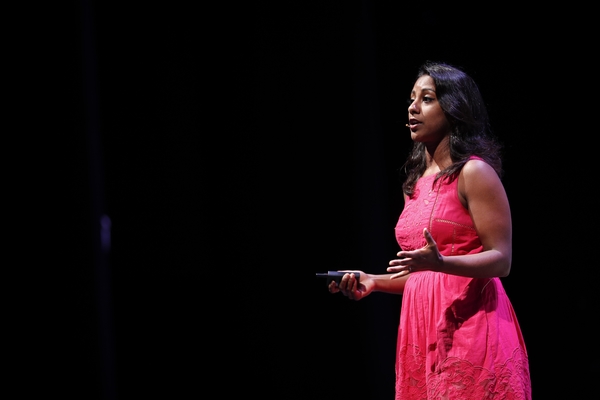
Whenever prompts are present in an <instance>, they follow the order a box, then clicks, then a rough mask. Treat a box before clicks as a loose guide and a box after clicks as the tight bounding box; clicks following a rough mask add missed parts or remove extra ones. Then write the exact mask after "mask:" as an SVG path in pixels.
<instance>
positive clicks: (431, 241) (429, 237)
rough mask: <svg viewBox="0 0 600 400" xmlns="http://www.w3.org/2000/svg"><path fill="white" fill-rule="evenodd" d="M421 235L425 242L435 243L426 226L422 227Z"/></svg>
mask: <svg viewBox="0 0 600 400" xmlns="http://www.w3.org/2000/svg"><path fill="white" fill-rule="evenodd" d="M423 236H424V237H425V240H426V241H427V244H429V245H435V240H433V236H431V233H430V232H429V229H427V228H424V229H423Z"/></svg>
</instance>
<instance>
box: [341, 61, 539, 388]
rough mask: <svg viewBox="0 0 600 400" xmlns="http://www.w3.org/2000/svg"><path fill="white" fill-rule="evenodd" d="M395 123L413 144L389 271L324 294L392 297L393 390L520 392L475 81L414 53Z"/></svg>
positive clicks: (489, 142)
mask: <svg viewBox="0 0 600 400" xmlns="http://www.w3.org/2000/svg"><path fill="white" fill-rule="evenodd" d="M407 126H408V127H409V128H410V132H411V137H412V140H413V143H414V144H413V148H412V151H411V152H410V154H409V156H408V159H407V161H406V163H405V166H404V167H405V171H406V174H407V178H406V180H405V182H404V184H403V186H402V188H403V192H404V200H405V204H404V209H403V211H402V213H401V215H400V217H399V219H398V222H397V225H396V228H395V231H396V239H397V241H398V244H399V245H400V248H401V251H399V252H398V253H397V257H398V258H396V259H394V260H391V261H390V263H389V267H388V268H387V271H388V272H389V274H380V275H376V274H366V273H364V272H363V271H348V272H347V273H345V274H344V276H343V277H342V279H341V281H340V282H339V284H337V283H336V282H335V281H332V282H331V283H330V285H329V291H330V292H332V293H338V292H341V293H343V294H344V295H346V296H347V297H349V298H351V299H354V300H360V299H362V298H364V297H365V296H368V295H369V294H370V293H372V292H374V291H378V292H386V293H392V294H401V295H402V296H403V297H402V307H401V311H400V312H401V314H400V324H399V329H398V341H397V350H396V351H397V355H396V399H402V400H407V399H450V400H457V399H487V398H490V399H491V398H494V399H531V383H530V375H529V363H528V358H527V350H526V347H525V343H524V340H523V336H522V333H521V330H520V327H519V324H518V321H517V318H516V315H515V313H514V310H513V307H512V304H511V302H510V300H509V298H508V297H507V295H506V292H505V291H504V288H503V286H502V282H501V281H500V277H505V276H507V275H508V274H509V272H510V268H511V262H512V222H511V215H510V207H509V202H508V199H507V196H506V192H505V190H504V187H503V185H502V182H501V176H502V161H501V156H500V150H501V147H500V144H499V142H498V141H497V140H496V139H495V138H494V136H493V135H492V133H491V129H490V126H489V120H488V114H487V110H486V107H485V105H484V102H483V99H482V97H481V94H480V92H479V89H478V87H477V85H476V84H475V82H474V81H473V80H472V78H471V77H469V76H468V75H467V74H465V73H464V72H463V71H461V70H459V69H457V68H455V67H453V66H451V65H448V64H443V63H433V62H426V63H425V64H424V65H422V66H421V68H420V69H419V72H418V74H417V79H416V81H415V83H414V86H413V89H412V92H411V96H410V101H409V106H408V124H407ZM354 273H360V278H359V280H357V279H355V274H354Z"/></svg>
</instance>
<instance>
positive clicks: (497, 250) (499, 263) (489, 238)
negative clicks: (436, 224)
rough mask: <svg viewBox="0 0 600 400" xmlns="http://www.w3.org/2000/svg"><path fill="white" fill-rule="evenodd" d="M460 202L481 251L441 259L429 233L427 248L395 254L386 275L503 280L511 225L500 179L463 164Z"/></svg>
mask: <svg viewBox="0 0 600 400" xmlns="http://www.w3.org/2000/svg"><path fill="white" fill-rule="evenodd" d="M458 190H459V196H460V197H461V201H463V204H465V205H466V207H467V208H468V210H469V213H470V214H471V218H472V219H473V223H474V225H475V229H476V230H477V233H478V235H479V237H480V240H481V243H482V245H483V250H482V251H481V252H480V253H478V254H468V255H460V256H442V255H441V254H440V253H439V251H438V248H437V245H436V243H435V241H434V240H433V238H432V237H431V235H430V234H429V232H428V231H427V230H426V229H425V230H424V232H423V234H424V236H425V239H426V240H427V245H426V246H425V247H423V248H421V249H417V250H414V251H400V252H398V254H397V255H398V257H399V258H398V259H395V260H392V261H390V267H389V268H388V271H389V272H395V273H396V274H395V275H394V276H393V277H392V278H393V279H395V278H400V277H404V276H406V275H407V273H408V270H409V268H410V269H412V271H423V270H432V271H440V272H445V273H448V274H453V275H460V276H468V277H474V278H491V277H503V276H507V275H508V274H509V273H510V267H511V262H512V222H511V214H510V207H509V203H508V198H507V196H506V192H505V190H504V186H503V185H502V182H501V181H500V178H499V177H498V175H497V174H496V172H495V171H494V170H493V168H492V167H491V166H489V165H488V164H487V163H485V162H483V161H480V160H471V161H469V162H467V163H466V164H465V166H464V168H463V170H462V171H461V174H460V176H459V181H458Z"/></svg>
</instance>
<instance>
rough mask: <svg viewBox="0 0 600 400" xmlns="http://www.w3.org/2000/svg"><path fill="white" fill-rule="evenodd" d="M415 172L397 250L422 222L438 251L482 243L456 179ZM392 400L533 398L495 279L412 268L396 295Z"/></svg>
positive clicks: (513, 321)
mask: <svg viewBox="0 0 600 400" xmlns="http://www.w3.org/2000/svg"><path fill="white" fill-rule="evenodd" d="M434 178H435V175H430V176H426V177H423V178H421V179H420V180H419V181H418V182H417V185H416V191H415V196H414V198H412V199H408V200H407V202H406V204H405V207H404V210H403V211H402V214H401V215H400V218H399V220H398V223H397V225H396V239H397V241H398V244H399V245H400V247H401V248H402V249H403V250H414V249H417V248H421V247H423V246H425V244H426V242H425V238H424V237H423V228H425V227H427V228H428V229H429V231H430V232H431V234H432V236H433V238H434V239H435V241H436V243H437V245H438V247H439V250H440V253H441V254H442V255H444V256H451V255H460V254H470V253H477V252H480V251H481V250H482V246H481V242H480V241H479V238H478V236H477V232H476V231H475V229H474V227H473V222H472V220H471V217H470V216H469V213H468V211H467V210H466V209H465V208H464V207H463V206H462V204H461V203H460V200H459V198H458V179H455V180H454V181H453V182H451V183H449V184H448V183H447V181H444V184H441V185H439V184H436V187H435V188H433V187H432V184H433V180H434ZM400 313H401V314H400V324H399V328H398V342H397V355H396V399H397V400H409V399H435V400H438V399H449V400H462V399H465V400H467V399H468V400H471V399H478V400H480V399H502V400H507V399H527V400H530V399H531V382H530V375H529V362H528V358H527V350H526V348H525V343H524V341H523V336H522V334H521V330H520V327H519V324H518V321H517V317H516V315H515V312H514V310H513V307H512V304H511V302H510V300H509V298H508V297H507V295H506V292H505V291H504V287H503V286H502V283H501V281H500V279H499V278H492V279H490V278H485V279H483V278H465V277H460V276H454V275H448V274H444V273H440V272H433V271H422V272H413V273H412V274H411V276H410V277H409V278H408V280H407V282H406V286H405V288H404V293H403V296H402V308H401V311H400Z"/></svg>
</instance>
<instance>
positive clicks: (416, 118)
mask: <svg viewBox="0 0 600 400" xmlns="http://www.w3.org/2000/svg"><path fill="white" fill-rule="evenodd" d="M410 100H411V102H410V105H409V106H408V126H409V128H410V133H411V138H412V140H414V141H416V142H423V143H439V142H440V141H441V140H442V138H444V137H445V136H446V135H447V134H449V133H450V123H449V122H448V119H447V118H446V115H444V111H442V107H441V106H440V103H439V102H438V98H437V95H436V93H435V84H434V83H433V79H432V78H431V77H430V76H429V75H423V76H421V77H420V78H419V79H417V81H416V82H415V85H414V86H413V89H412V92H411V93H410Z"/></svg>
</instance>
